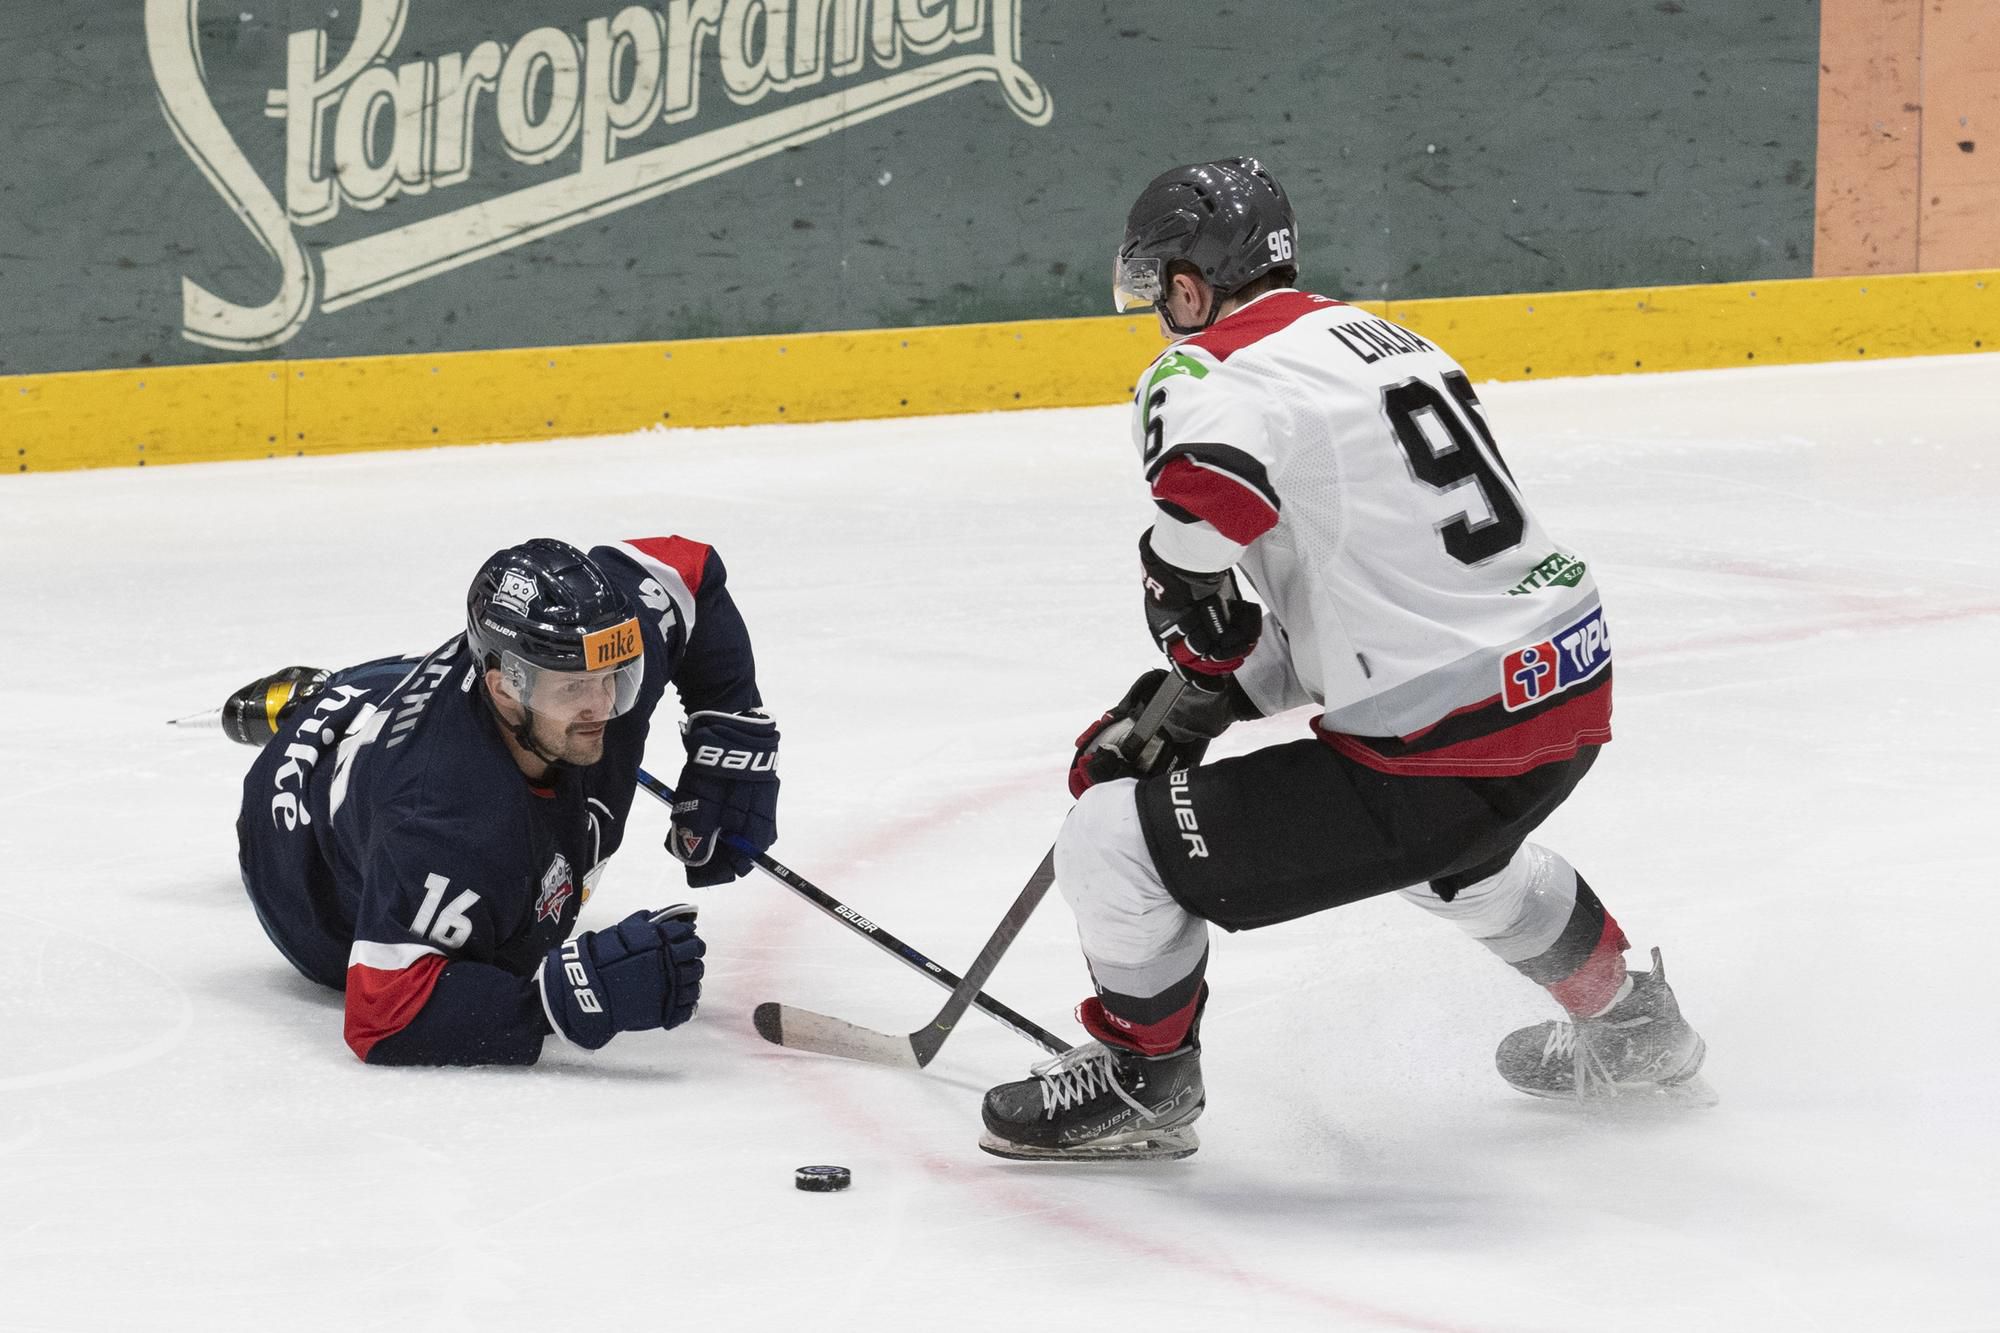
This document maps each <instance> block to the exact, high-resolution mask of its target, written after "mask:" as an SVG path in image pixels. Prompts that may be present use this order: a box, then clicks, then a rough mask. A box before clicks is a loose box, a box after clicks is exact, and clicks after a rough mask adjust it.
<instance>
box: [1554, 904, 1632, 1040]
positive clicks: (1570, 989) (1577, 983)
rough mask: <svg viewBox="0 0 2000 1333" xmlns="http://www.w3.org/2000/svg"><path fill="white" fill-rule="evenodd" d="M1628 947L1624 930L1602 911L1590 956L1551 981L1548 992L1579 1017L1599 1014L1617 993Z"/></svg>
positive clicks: (1628, 942) (1623, 976) (1629, 943)
mask: <svg viewBox="0 0 2000 1333" xmlns="http://www.w3.org/2000/svg"><path fill="white" fill-rule="evenodd" d="M1630 947H1631V942H1630V941H1629V940H1627V939H1626V938H1625V932H1624V931H1622V930H1620V929H1619V928H1618V923H1617V922H1616V921H1613V920H1612V919H1611V916H1610V914H1609V913H1606V914H1605V917H1604V930H1603V933H1602V934H1600V935H1599V936H1598V937H1597V947H1596V948H1595V949H1592V950H1591V951H1590V957H1588V958H1586V959H1584V960H1583V966H1581V967H1579V968H1577V970H1576V971H1574V972H1572V973H1570V974H1569V975H1568V976H1567V977H1564V978H1563V979H1562V980H1561V981H1557V982H1553V983H1551V984H1550V985H1549V987H1548V992H1549V994H1551V995H1553V996H1555V999H1556V1003H1557V1004H1560V1005H1561V1006H1562V1007H1563V1008H1565V1009H1567V1010H1569V1011H1570V1013H1572V1014H1575V1015H1576V1016H1577V1017H1579V1018H1589V1017H1591V1016H1592V1015H1594V1014H1601V1013H1603V1012H1604V1011H1605V1009H1607V1008H1608V1007H1610V1004H1611V1001H1612V998H1613V997H1614V996H1616V995H1617V994H1618V988H1619V987H1620V986H1623V985H1624V984H1625V950H1626V949H1628V948H1630Z"/></svg>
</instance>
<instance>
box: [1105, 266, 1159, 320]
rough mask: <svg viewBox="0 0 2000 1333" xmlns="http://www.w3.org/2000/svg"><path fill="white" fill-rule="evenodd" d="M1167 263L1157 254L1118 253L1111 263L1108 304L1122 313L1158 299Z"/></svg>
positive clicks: (1147, 304) (1150, 303) (1155, 301)
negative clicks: (1152, 255) (1145, 255)
mask: <svg viewBox="0 0 2000 1333" xmlns="http://www.w3.org/2000/svg"><path fill="white" fill-rule="evenodd" d="M1165 273H1166V263H1165V261H1163V260H1160V259H1157V258H1147V257H1142V256H1137V255H1125V254H1122V253H1121V254H1120V255H1119V256H1118V257H1117V258H1116V259H1114V260H1113V261H1112V265H1111V307H1112V309H1114V310H1116V311H1118V312H1119V313H1120V314H1123V313H1124V312H1125V311H1127V310H1133V309H1137V308H1138V307H1140V306H1151V305H1156V304H1158V303H1159V300H1160V293H1161V292H1162V291H1164V290H1165V286H1164V277H1165Z"/></svg>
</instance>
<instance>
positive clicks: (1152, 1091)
mask: <svg viewBox="0 0 2000 1333" xmlns="http://www.w3.org/2000/svg"><path fill="white" fill-rule="evenodd" d="M1203 1105H1205V1101H1204V1098H1203V1092H1202V1085H1201V1047H1200V1046H1199V1045H1197V1044H1195V1043H1194V1042H1193V1041H1190V1042H1189V1043H1188V1044H1186V1045H1184V1046H1182V1047H1181V1048H1180V1049H1179V1050H1176V1051H1172V1052H1170V1053H1168V1054H1166V1055H1141V1054H1139V1053H1138V1052H1137V1051H1128V1050H1125V1049H1123V1048H1121V1047H1116V1046H1107V1045H1105V1044H1104V1043H1103V1042H1097V1041H1087V1042H1085V1043H1084V1044H1083V1045H1081V1046H1078V1047H1076V1048H1075V1049H1073V1050H1071V1051H1068V1052H1066V1053H1065V1054H1063V1055H1059V1056H1057V1057H1056V1058H1055V1059H1053V1060H1050V1061H1047V1062H1045V1063H1043V1064H1039V1065H1036V1066H1035V1067H1034V1069H1033V1071H1032V1074H1031V1076H1030V1077H1028V1078H1025V1079H1023V1080H1021V1081H1020V1082H1018V1083H1002V1084H1001V1085H1000V1086H999V1087H997V1088H994V1089H993V1090H992V1091H990V1092H988V1093H987V1094H986V1104H985V1106H984V1107H983V1108H982V1111H983V1114H984V1116H985V1119H986V1133H985V1134H983V1135H981V1136H980V1139H979V1146H980V1147H981V1148H984V1149H985V1150H986V1151H987V1152H990V1153H992V1154H993V1155H994V1156H995V1157H1011V1158H1013V1159H1015V1160H1016V1161H1023V1162H1101V1161H1121V1162H1150V1161H1165V1160H1169V1159H1172V1158H1177V1157H1186V1156H1189V1155H1190V1154H1192V1153H1193V1152H1194V1150H1195V1149H1197V1148H1199V1147H1200V1146H1201V1140H1200V1139H1198V1138H1196V1137H1195V1134H1194V1121H1195V1117H1197V1116H1199V1115H1200V1114H1201V1111H1202V1107H1203Z"/></svg>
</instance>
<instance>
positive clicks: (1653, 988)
mask: <svg viewBox="0 0 2000 1333" xmlns="http://www.w3.org/2000/svg"><path fill="white" fill-rule="evenodd" d="M1632 983H1633V984H1632V991H1631V993H1630V994H1629V995H1627V996H1626V997H1625V998H1624V999H1622V1000H1620V1001H1619V1002H1618V1003H1617V1004H1615V1005H1613V1006H1612V1007H1611V1008H1610V1009H1609V1010H1607V1011H1606V1012H1604V1013H1602V1014H1599V1015H1598V1016H1597V1017H1595V1018H1580V1019H1575V1020H1573V1021H1568V1022H1564V1021H1553V1020H1552V1021H1550V1022H1547V1023H1537V1024H1535V1025H1534V1026H1533V1027H1526V1028H1522V1029H1520V1030H1519V1031H1517V1032H1513V1033H1510V1034H1508V1036H1507V1037H1506V1038H1505V1039H1504V1040H1502V1041H1501V1043H1500V1049H1499V1051H1498V1052H1497V1053H1496V1054H1495V1056H1494V1063H1495V1064H1497V1065H1498V1066H1499V1069H1500V1077H1502V1078H1504V1079H1506V1080H1507V1081H1508V1082H1509V1083H1511V1084H1512V1085H1513V1086H1515V1087H1516V1088H1519V1089H1520V1090H1521V1091H1522V1092H1525V1093H1527V1094H1529V1095H1530V1096H1534V1097H1560V1098H1566V1099H1573V1100H1576V1101H1580V1102H1597V1103H1602V1102H1613V1101H1624V1100H1630V1101H1635V1102H1636V1101H1642V1100H1646V1099H1662V1100H1673V1101H1683V1102H1689V1103H1692V1104H1695V1105H1702V1106H1708V1105H1713V1104H1714V1102H1715V1090H1714V1089H1713V1088H1711V1087H1710V1086H1709V1085H1708V1082H1707V1080H1705V1079H1703V1078H1702V1077H1701V1062H1702V1058H1703V1057H1704V1056H1705V1055H1706V1054H1707V1053H1708V1047H1707V1044H1706V1043H1705V1042H1703V1041H1702V1039H1701V1035H1700V1034H1699V1033H1697V1032H1696V1031H1695V1030H1694V1029H1693V1028H1691V1027H1689V1026H1688V1025H1687V1022H1686V1020H1684V1019H1683V1018H1682V1017H1681V1010H1680V1005H1679V1004H1678V1003H1676V1002H1675V1000H1674V992H1673V988H1672V987H1670V986H1669V985H1667V974H1666V970H1665V968H1664V967H1663V966H1662V965H1661V963H1660V951H1659V950H1658V949H1655V950H1653V970H1652V971H1651V972H1634V973H1633V974H1632Z"/></svg>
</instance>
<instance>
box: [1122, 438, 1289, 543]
mask: <svg viewBox="0 0 2000 1333" xmlns="http://www.w3.org/2000/svg"><path fill="white" fill-rule="evenodd" d="M1153 498H1154V499H1155V500H1158V501H1160V502H1161V503H1162V504H1170V505H1174V506H1176V507H1177V508H1180V509H1183V510H1186V511H1187V512H1188V513H1190V514H1193V515H1194V516H1195V517H1196V518H1198V519H1200V520H1201V521H1202V522H1204V523H1206V524H1208V525H1209V526H1210V527H1212V528H1214V529H1215V530H1216V531H1217V532H1219V533H1221V534H1222V535H1223V536H1225V537H1227V538H1229V540H1230V541H1233V542H1235V543H1236V544H1237V545H1238V546H1248V545H1249V544H1250V543H1251V542H1254V541H1256V540H1257V539H1258V538H1259V537H1261V536H1263V535H1264V534H1265V533H1267V532H1269V531H1270V530H1271V529H1272V528H1274V527H1276V526H1278V511H1277V510H1276V509H1274V508H1272V507H1271V502H1270V501H1269V500H1266V499H1265V498H1264V496H1263V493H1262V492H1260V491H1259V490H1258V489H1257V488H1256V487H1254V486H1252V485H1250V483H1248V482H1246V481H1244V480H1243V479H1242V478H1240V477H1237V476H1234V475H1232V474H1230V473H1228V472H1224V471H1222V470H1221V469H1219V468H1216V467H1211V466H1206V465H1204V464H1201V463H1197V462H1195V461H1194V460H1193V459H1191V458H1175V459H1172V460H1170V461H1169V462H1168V463H1167V465H1166V466H1165V467H1163V468H1161V469H1160V475H1159V476H1157V477H1155V478H1153Z"/></svg>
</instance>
